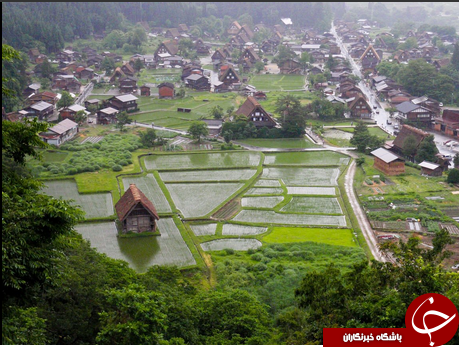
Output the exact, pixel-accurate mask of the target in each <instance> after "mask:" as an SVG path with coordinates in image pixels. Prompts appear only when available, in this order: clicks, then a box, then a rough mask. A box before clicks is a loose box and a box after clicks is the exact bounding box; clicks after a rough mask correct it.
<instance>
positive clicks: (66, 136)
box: [39, 119, 78, 146]
mask: <svg viewBox="0 0 459 347" xmlns="http://www.w3.org/2000/svg"><path fill="white" fill-rule="evenodd" d="M77 133H78V124H77V123H75V122H74V121H72V120H70V119H64V120H63V121H62V122H59V123H57V124H56V125H55V126H53V127H51V128H49V129H48V130H46V131H44V132H42V133H40V134H39V136H40V137H41V138H42V139H43V141H44V142H46V143H48V144H50V145H56V146H60V145H62V144H63V143H64V142H66V141H68V140H71V139H72V138H73V137H75V135H76V134H77Z"/></svg>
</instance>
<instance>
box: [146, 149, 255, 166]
mask: <svg viewBox="0 0 459 347" xmlns="http://www.w3.org/2000/svg"><path fill="white" fill-rule="evenodd" d="M144 162H145V167H146V169H147V170H165V169H167V170H182V169H206V168H235V167H239V168H242V167H254V166H257V165H258V164H259V162H260V153H257V152H232V153H227V152H222V153H194V154H175V155H151V156H148V157H145V158H144Z"/></svg>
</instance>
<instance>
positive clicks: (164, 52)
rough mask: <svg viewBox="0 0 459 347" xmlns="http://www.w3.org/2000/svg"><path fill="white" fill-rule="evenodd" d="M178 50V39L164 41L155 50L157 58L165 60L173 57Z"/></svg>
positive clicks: (157, 59)
mask: <svg viewBox="0 0 459 347" xmlns="http://www.w3.org/2000/svg"><path fill="white" fill-rule="evenodd" d="M177 52H178V42H177V41H176V40H168V41H164V42H162V43H161V44H160V45H159V46H158V48H157V49H156V52H155V60H156V62H158V61H164V60H167V58H169V57H173V56H174V55H176V54H177Z"/></svg>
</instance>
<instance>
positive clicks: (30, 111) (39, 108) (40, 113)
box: [24, 101, 54, 120]
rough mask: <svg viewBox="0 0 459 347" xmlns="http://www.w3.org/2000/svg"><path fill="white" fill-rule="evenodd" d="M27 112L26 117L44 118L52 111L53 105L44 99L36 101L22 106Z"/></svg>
mask: <svg viewBox="0 0 459 347" xmlns="http://www.w3.org/2000/svg"><path fill="white" fill-rule="evenodd" d="M24 111H25V112H27V117H37V118H38V119H39V120H46V118H48V117H49V116H51V115H52V114H53V112H54V105H52V104H48V103H47V102H45V101H39V102H36V103H34V104H32V105H30V106H27V107H26V108H24Z"/></svg>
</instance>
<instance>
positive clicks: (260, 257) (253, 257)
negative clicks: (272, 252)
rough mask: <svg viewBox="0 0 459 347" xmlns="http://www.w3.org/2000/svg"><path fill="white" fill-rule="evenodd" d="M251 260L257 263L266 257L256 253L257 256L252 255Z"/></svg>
mask: <svg viewBox="0 0 459 347" xmlns="http://www.w3.org/2000/svg"><path fill="white" fill-rule="evenodd" d="M250 258H251V259H252V260H255V261H261V260H262V259H263V258H264V257H263V255H262V254H260V253H255V254H252V256H251V257H250Z"/></svg>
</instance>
